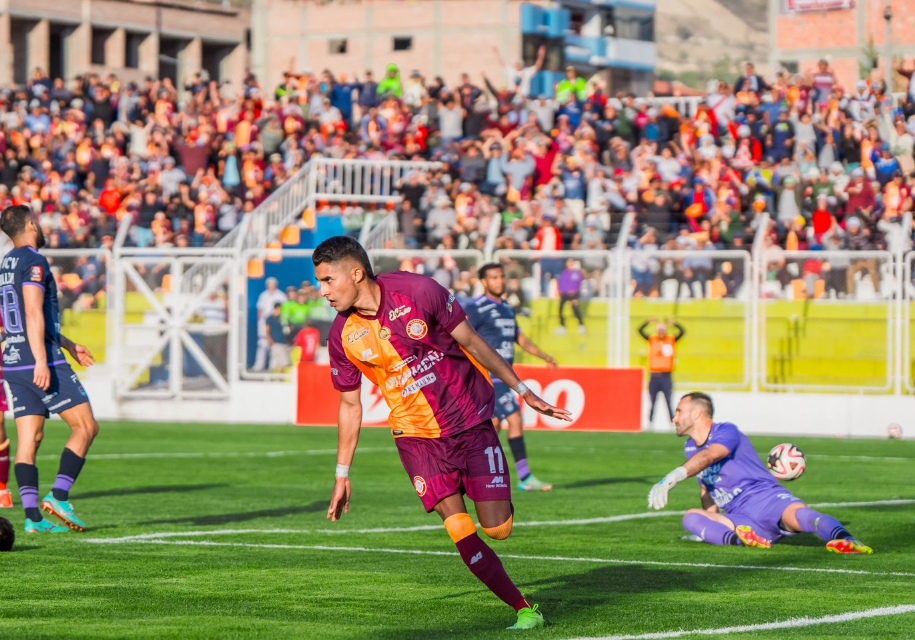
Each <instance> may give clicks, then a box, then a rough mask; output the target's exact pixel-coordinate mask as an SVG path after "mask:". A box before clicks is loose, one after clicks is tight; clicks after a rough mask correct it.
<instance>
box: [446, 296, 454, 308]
mask: <svg viewBox="0 0 915 640" xmlns="http://www.w3.org/2000/svg"><path fill="white" fill-rule="evenodd" d="M445 307H446V308H447V309H448V313H451V311H452V309H453V308H454V294H453V293H452V294H451V295H449V296H448V302H446V303H445Z"/></svg>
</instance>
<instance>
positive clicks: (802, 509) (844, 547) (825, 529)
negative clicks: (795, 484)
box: [781, 502, 873, 554]
mask: <svg viewBox="0 0 915 640" xmlns="http://www.w3.org/2000/svg"><path fill="white" fill-rule="evenodd" d="M781 523H782V526H783V528H784V529H785V531H790V532H792V533H802V532H803V533H815V534H816V535H818V536H820V539H821V540H823V541H824V542H826V549H827V550H829V551H832V552H834V553H866V554H870V553H873V550H872V549H871V548H870V547H868V546H867V545H866V544H862V543H861V542H860V541H859V540H858V539H856V538H855V537H854V536H853V535H852V534H850V533H849V532H848V530H847V529H846V528H845V526H844V525H843V524H842V523H841V522H839V521H838V520H836V519H835V518H833V517H832V516H831V515H829V514H826V513H820V512H819V511H814V510H813V509H811V508H810V507H808V506H807V505H806V504H804V503H803V502H794V503H792V504H789V505H788V506H787V507H786V508H785V511H784V512H783V513H782V521H781Z"/></svg>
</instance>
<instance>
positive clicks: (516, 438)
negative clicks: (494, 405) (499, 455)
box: [505, 409, 553, 491]
mask: <svg viewBox="0 0 915 640" xmlns="http://www.w3.org/2000/svg"><path fill="white" fill-rule="evenodd" d="M505 422H507V423H508V448H509V449H511V452H512V457H513V458H514V459H515V471H516V472H517V473H518V490H519V491H549V490H550V489H552V488H553V485H551V484H547V483H546V482H543V481H542V480H540V479H538V478H537V477H536V476H535V475H534V474H533V473H531V469H530V466H529V465H528V463H527V446H526V445H525V444H524V425H523V424H522V422H521V410H520V409H519V410H518V411H515V412H514V413H512V414H511V415H509V416H507V417H506V418H505Z"/></svg>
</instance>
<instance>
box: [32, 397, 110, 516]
mask: <svg viewBox="0 0 915 640" xmlns="http://www.w3.org/2000/svg"><path fill="white" fill-rule="evenodd" d="M60 417H61V418H62V419H63V421H64V422H66V423H67V426H69V427H70V437H69V439H67V444H66V445H65V446H64V451H63V453H62V454H61V456H60V466H59V468H58V471H57V478H56V479H55V480H54V486H53V488H52V489H51V492H50V493H49V494H48V495H46V496H45V497H44V499H43V500H42V501H41V508H42V509H43V510H44V511H45V512H47V513H50V514H53V515H55V516H57V517H58V518H59V519H60V520H62V521H63V522H64V524H66V525H67V526H68V527H70V528H71V529H74V530H76V531H85V529H86V525H85V523H84V522H83V521H82V520H80V519H79V518H78V517H77V516H76V514H75V513H74V512H73V505H71V504H70V489H71V488H72V487H73V484H74V483H75V482H76V479H77V478H78V477H79V473H80V471H82V468H83V464H85V462H86V454H87V453H88V452H89V447H90V446H91V445H92V441H93V440H94V439H95V436H96V435H98V422H96V421H95V416H94V415H93V414H92V407H91V406H90V405H89V403H88V402H83V403H82V404H78V405H76V406H75V407H71V408H70V409H67V410H66V411H62V412H61V413H60Z"/></svg>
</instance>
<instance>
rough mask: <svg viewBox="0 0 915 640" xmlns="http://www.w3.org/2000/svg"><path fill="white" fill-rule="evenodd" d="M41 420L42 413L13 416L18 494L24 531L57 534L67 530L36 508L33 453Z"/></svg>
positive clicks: (41, 433) (40, 433)
mask: <svg viewBox="0 0 915 640" xmlns="http://www.w3.org/2000/svg"><path fill="white" fill-rule="evenodd" d="M14 395H16V396H17V397H19V398H21V397H22V396H20V395H18V394H14ZM44 421H45V417H44V415H23V416H19V417H17V418H16V466H15V473H16V483H17V484H18V485H19V497H20V499H21V500H22V508H23V510H24V511H25V532H26V533H44V532H49V533H57V532H62V531H66V530H67V529H66V528H65V527H60V526H58V525H56V524H54V523H52V522H49V521H48V520H45V519H44V517H43V516H42V515H41V510H40V509H39V508H38V467H37V466H36V465H35V456H36V454H37V453H38V448H39V447H40V446H41V440H42V438H44Z"/></svg>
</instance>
